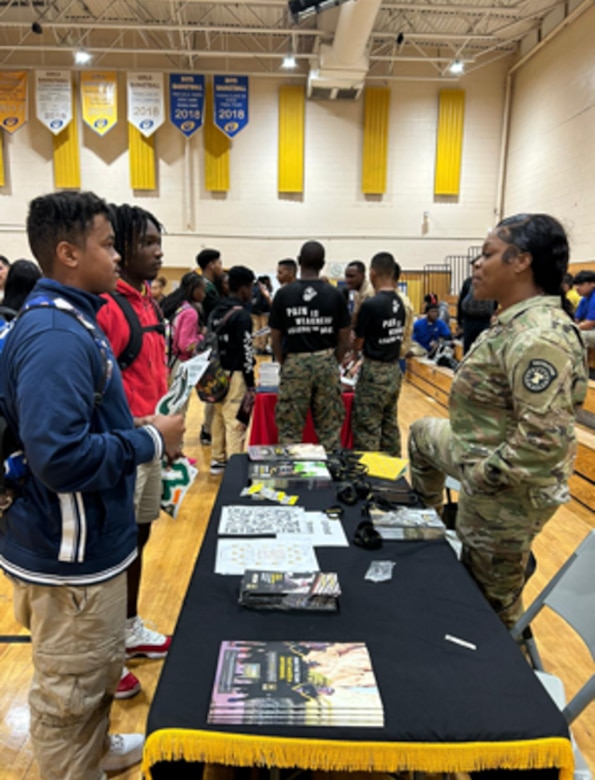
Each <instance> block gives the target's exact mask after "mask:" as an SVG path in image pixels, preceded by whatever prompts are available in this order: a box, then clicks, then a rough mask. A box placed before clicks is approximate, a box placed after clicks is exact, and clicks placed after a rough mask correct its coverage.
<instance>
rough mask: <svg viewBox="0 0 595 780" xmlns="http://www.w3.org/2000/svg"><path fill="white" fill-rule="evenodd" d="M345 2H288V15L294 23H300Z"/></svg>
mask: <svg viewBox="0 0 595 780" xmlns="http://www.w3.org/2000/svg"><path fill="white" fill-rule="evenodd" d="M346 2H347V0H289V2H288V6H289V13H290V14H291V18H292V19H293V21H294V23H295V24H297V23H298V22H301V20H302V19H306V18H307V17H308V16H312V15H313V14H319V13H321V12H322V11H326V10H327V9H329V8H334V6H336V5H342V4H343V3H346Z"/></svg>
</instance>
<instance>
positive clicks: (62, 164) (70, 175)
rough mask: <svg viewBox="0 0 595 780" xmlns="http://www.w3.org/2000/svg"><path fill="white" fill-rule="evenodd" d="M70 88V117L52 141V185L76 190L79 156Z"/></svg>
mask: <svg viewBox="0 0 595 780" xmlns="http://www.w3.org/2000/svg"><path fill="white" fill-rule="evenodd" d="M75 92H76V90H74V89H73V90H72V119H71V120H70V122H69V124H68V125H67V126H66V127H65V128H64V130H62V131H61V132H60V133H58V134H57V135H53V136H52V140H53V143H54V187H55V188H56V189H66V190H78V189H80V186H81V157H80V149H79V129H78V111H77V106H76V100H75Z"/></svg>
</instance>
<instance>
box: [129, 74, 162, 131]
mask: <svg viewBox="0 0 595 780" xmlns="http://www.w3.org/2000/svg"><path fill="white" fill-rule="evenodd" d="M128 121H129V122H130V124H131V125H134V127H136V129H137V130H138V131H139V132H141V133H142V134H143V135H144V136H145V138H148V137H149V136H151V135H153V133H154V132H155V130H157V128H158V127H161V125H162V124H163V123H164V122H165V102H164V100H163V73H129V74H128Z"/></svg>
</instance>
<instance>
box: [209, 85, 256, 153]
mask: <svg viewBox="0 0 595 780" xmlns="http://www.w3.org/2000/svg"><path fill="white" fill-rule="evenodd" d="M213 85H214V90H213V93H214V105H215V117H214V122H215V125H216V126H217V127H218V128H219V130H221V131H222V132H223V133H225V135H226V136H228V137H229V138H233V137H234V135H237V134H238V133H239V132H240V130H243V129H244V128H245V127H246V125H247V124H248V76H215V77H214V81H213Z"/></svg>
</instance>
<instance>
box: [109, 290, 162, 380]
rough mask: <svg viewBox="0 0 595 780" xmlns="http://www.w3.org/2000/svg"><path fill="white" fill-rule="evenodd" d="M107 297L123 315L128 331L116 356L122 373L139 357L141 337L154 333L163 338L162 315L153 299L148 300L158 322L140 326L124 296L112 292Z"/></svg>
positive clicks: (141, 343) (141, 344) (135, 314)
mask: <svg viewBox="0 0 595 780" xmlns="http://www.w3.org/2000/svg"><path fill="white" fill-rule="evenodd" d="M109 295H111V297H112V298H113V299H114V301H115V302H116V303H117V304H118V306H119V307H120V309H121V311H122V314H123V315H124V317H125V319H126V322H127V324H128V329H129V330H130V336H129V337H128V343H127V344H126V346H125V347H124V349H123V350H122V352H120V354H119V355H118V356H117V360H118V365H119V366H120V370H121V371H124V370H125V369H127V368H129V367H130V366H131V365H132V364H133V363H134V361H135V360H136V359H137V357H138V356H139V354H140V351H141V349H142V346H143V336H144V334H145V333H151V332H156V333H159V334H161V335H162V336H165V325H164V322H163V314H162V313H161V309H159V307H158V306H157V304H156V303H155V301H154V300H153V298H150V299H149V300H150V301H151V303H152V304H153V310H154V311H155V314H156V316H157V319H158V320H159V322H158V323H155V324H154V325H141V324H140V320H139V318H138V315H137V313H136V312H135V311H134V309H133V308H132V304H131V303H130V301H129V300H128V298H127V297H126V296H125V295H123V294H122V293H120V292H112V293H109Z"/></svg>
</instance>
